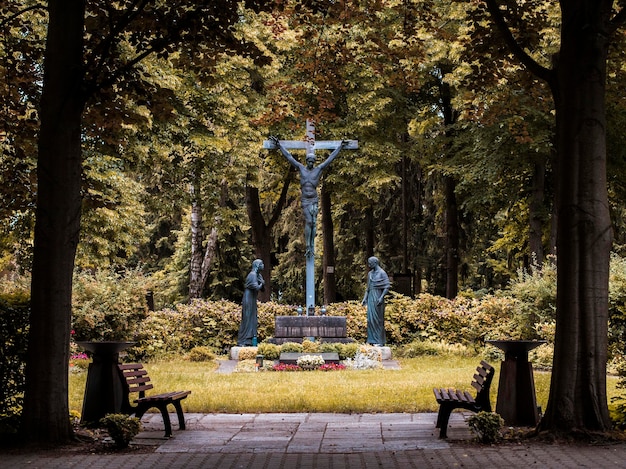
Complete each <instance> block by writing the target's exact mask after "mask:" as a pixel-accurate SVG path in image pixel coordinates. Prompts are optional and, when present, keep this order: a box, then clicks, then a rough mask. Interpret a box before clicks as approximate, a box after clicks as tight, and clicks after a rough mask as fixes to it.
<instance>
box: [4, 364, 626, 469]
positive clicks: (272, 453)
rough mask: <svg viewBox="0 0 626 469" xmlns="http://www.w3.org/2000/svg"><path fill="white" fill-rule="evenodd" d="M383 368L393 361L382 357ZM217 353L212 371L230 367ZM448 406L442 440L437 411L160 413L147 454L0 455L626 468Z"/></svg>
mask: <svg viewBox="0 0 626 469" xmlns="http://www.w3.org/2000/svg"><path fill="white" fill-rule="evenodd" d="M386 362H387V363H385V367H389V368H392V367H396V366H397V362H394V361H393V360H389V361H386ZM235 364H236V361H231V360H224V361H222V362H221V363H220V368H219V369H218V372H220V373H229V372H232V370H233V369H234V366H235ZM469 415H471V414H469V413H461V412H455V413H453V414H452V416H451V418H450V428H449V429H448V439H447V440H440V439H439V438H438V436H439V431H438V430H437V429H435V421H436V418H437V415H436V414H434V413H413V414H410V413H397V414H329V413H297V414H284V413H274V414H190V413H188V414H185V417H186V419H185V420H186V423H187V430H184V431H181V430H179V429H178V420H177V418H176V415H175V414H172V415H171V420H172V425H173V428H174V436H173V437H172V438H169V439H167V438H164V437H163V433H164V430H163V421H162V418H161V415H160V414H159V413H149V414H147V415H144V417H143V418H142V424H143V432H142V433H140V434H139V435H137V437H136V438H135V440H134V441H133V445H135V446H136V447H140V446H142V445H143V446H146V447H154V448H156V449H155V450H154V452H148V451H135V452H133V451H129V452H119V453H112V454H76V453H73V452H71V451H52V452H24V453H21V454H11V453H9V454H0V469H23V468H31V469H53V468H59V469H61V468H62V469H65V468H81V469H83V468H84V469H90V468H93V469H102V468H104V469H131V468H132V469H152V468H191V469H195V468H198V469H199V468H210V469H240V468H241V469H244V468H245V469H292V468H302V469H385V468H389V469H392V468H393V469H405V468H420V469H422V468H455V467H456V468H461V467H462V468H482V469H485V468H507V469H508V468H529V467H531V468H532V467H536V468H542V469H543V468H590V469H591V468H593V469H595V468H602V469H611V468H625V469H626V443H619V444H601V445H565V444H547V443H541V442H537V441H532V442H523V443H501V444H497V445H493V446H486V445H481V444H478V443H476V442H474V441H473V435H472V433H471V432H470V430H469V427H468V425H467V423H466V421H465V419H466V418H467V417H468V416H469Z"/></svg>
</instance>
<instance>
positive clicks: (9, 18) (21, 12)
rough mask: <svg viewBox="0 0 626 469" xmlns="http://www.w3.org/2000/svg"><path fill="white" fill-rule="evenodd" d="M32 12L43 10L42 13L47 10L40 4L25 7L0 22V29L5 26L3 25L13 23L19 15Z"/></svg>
mask: <svg viewBox="0 0 626 469" xmlns="http://www.w3.org/2000/svg"><path fill="white" fill-rule="evenodd" d="M32 10H44V11H47V10H48V9H47V7H46V6H45V5H43V4H41V3H38V4H36V5H32V6H29V7H26V8H24V9H23V10H20V11H17V12H15V13H14V14H12V15H11V16H9V17H8V18H6V19H5V20H3V21H0V28H1V27H3V26H5V25H7V24H9V23H10V22H11V21H13V20H14V19H15V18H17V17H18V16H20V15H22V14H24V13H28V12H29V11H32Z"/></svg>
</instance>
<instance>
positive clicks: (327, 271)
mask: <svg viewBox="0 0 626 469" xmlns="http://www.w3.org/2000/svg"><path fill="white" fill-rule="evenodd" d="M321 205H322V207H321V208H322V234H323V239H324V257H323V260H322V269H323V270H324V273H323V277H324V304H326V305H328V304H331V303H334V302H335V300H336V298H337V287H336V281H335V280H336V278H335V240H334V227H333V216H332V212H331V200H330V192H329V191H328V190H327V189H326V185H325V184H322V189H321Z"/></svg>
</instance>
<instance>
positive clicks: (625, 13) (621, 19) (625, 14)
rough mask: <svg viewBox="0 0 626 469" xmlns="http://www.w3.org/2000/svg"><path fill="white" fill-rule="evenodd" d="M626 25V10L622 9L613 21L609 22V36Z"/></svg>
mask: <svg viewBox="0 0 626 469" xmlns="http://www.w3.org/2000/svg"><path fill="white" fill-rule="evenodd" d="M624 23H626V8H622V9H621V10H620V11H618V12H617V14H616V15H615V16H614V17H613V19H612V20H611V21H610V22H609V28H608V31H609V34H612V33H614V32H615V31H617V29H618V28H619V27H620V26H623V25H624Z"/></svg>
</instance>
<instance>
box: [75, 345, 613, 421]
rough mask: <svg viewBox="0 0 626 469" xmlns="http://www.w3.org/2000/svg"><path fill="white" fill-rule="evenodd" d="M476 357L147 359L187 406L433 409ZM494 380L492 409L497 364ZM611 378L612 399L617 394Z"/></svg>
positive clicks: (544, 384)
mask: <svg viewBox="0 0 626 469" xmlns="http://www.w3.org/2000/svg"><path fill="white" fill-rule="evenodd" d="M479 361H480V358H478V357H457V356H424V357H419V358H411V359H401V360H400V367H401V369H400V370H376V371H356V370H342V371H328V372H324V371H301V372H269V371H264V372H258V373H232V374H221V373H216V372H215V369H216V365H215V363H212V362H189V361H183V360H176V361H174V360H172V361H160V362H155V363H145V364H144V365H145V367H146V369H147V370H148V373H149V376H150V378H151V380H152V382H153V384H154V386H155V390H154V391H155V392H156V393H158V392H167V391H179V390H191V391H192V393H191V395H190V396H189V397H188V398H187V399H185V400H184V401H183V408H184V409H185V411H186V412H201V413H212V412H222V413H256V412H339V413H351V412H355V413H357V412H436V411H437V409H438V405H437V402H436V401H435V398H434V395H433V392H432V389H433V387H442V386H445V387H456V388H461V389H467V390H470V391H471V392H472V394H474V389H473V388H471V386H470V382H471V380H472V375H473V372H474V370H475V368H476V366H477V365H478V363H479ZM492 365H494V366H495V367H496V376H495V378H494V382H493V384H492V386H491V400H492V403H493V406H494V410H495V401H496V396H497V391H498V379H499V376H500V373H499V367H500V364H499V363H492ZM85 381H86V373H78V374H74V373H73V374H71V375H70V383H69V385H70V403H69V404H70V409H71V410H76V411H78V412H81V411H82V400H83V393H84V390H85ZM616 382H617V378H615V377H609V379H608V383H607V387H608V394H609V399H610V398H611V397H612V396H615V395H617V394H618V390H616V387H615V385H616ZM549 386H550V373H545V372H538V371H535V387H536V391H537V404H538V405H539V406H541V407H542V409H545V408H546V403H547V401H548V391H549Z"/></svg>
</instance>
